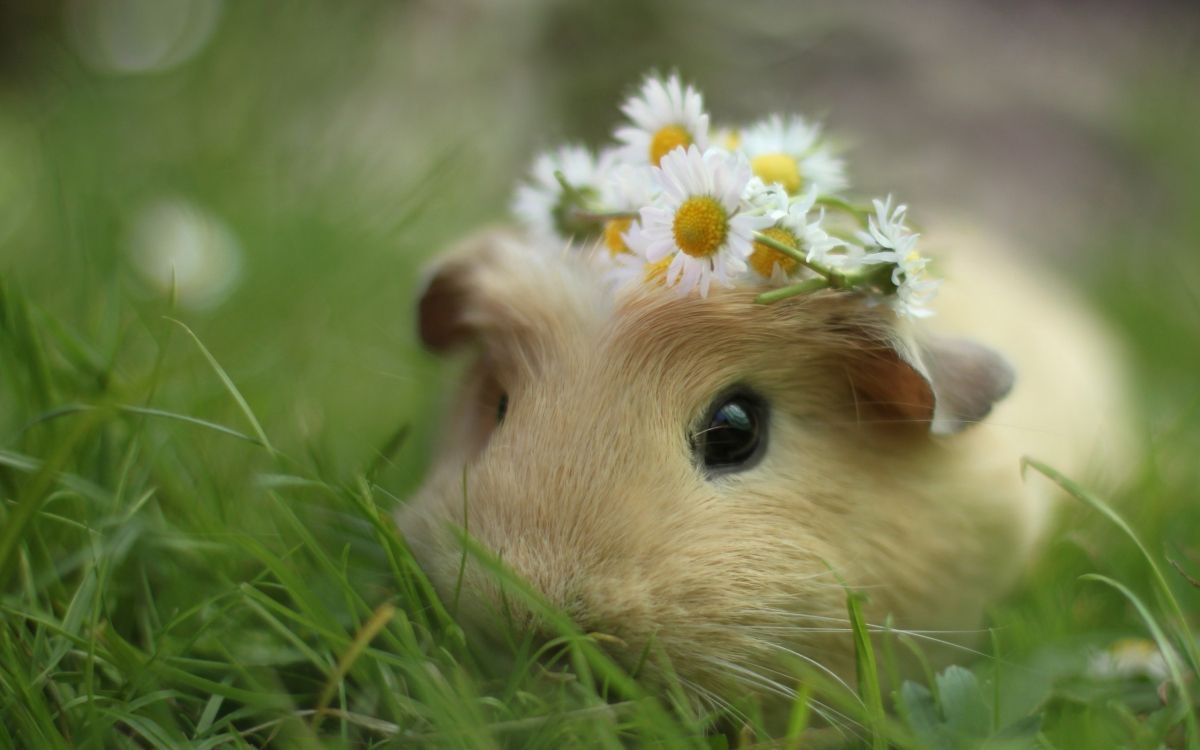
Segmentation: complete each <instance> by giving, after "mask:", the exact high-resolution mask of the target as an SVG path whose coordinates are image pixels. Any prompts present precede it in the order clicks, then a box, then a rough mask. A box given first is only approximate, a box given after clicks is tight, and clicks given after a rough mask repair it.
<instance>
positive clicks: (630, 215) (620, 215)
mask: <svg viewBox="0 0 1200 750" xmlns="http://www.w3.org/2000/svg"><path fill="white" fill-rule="evenodd" d="M637 217H638V212H637V211H584V210H582V209H576V210H575V218H577V219H579V220H580V221H597V222H600V221H612V220H614V219H636V218H637Z"/></svg>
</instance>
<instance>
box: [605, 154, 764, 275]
mask: <svg viewBox="0 0 1200 750" xmlns="http://www.w3.org/2000/svg"><path fill="white" fill-rule="evenodd" d="M655 177H656V178H657V179H658V182H659V184H660V185H661V186H662V189H663V194H662V196H661V198H660V199H659V201H658V202H657V203H656V204H655V205H651V206H647V207H645V208H643V209H642V210H641V215H640V219H641V231H640V232H638V233H636V234H634V235H627V239H628V240H629V241H630V242H631V245H630V247H632V248H633V249H634V250H635V251H638V252H639V253H640V254H642V255H643V256H644V257H645V259H646V260H647V261H648V262H650V263H659V262H662V261H664V260H666V259H668V258H670V259H671V261H670V264H669V265H668V266H667V270H666V283H667V285H668V286H674V285H676V284H677V283H678V291H679V293H680V294H687V293H689V292H690V291H691V290H692V289H695V288H697V287H698V288H699V289H700V295H701V296H708V289H709V286H710V285H711V284H712V280H713V279H714V278H715V279H716V280H717V281H718V282H719V283H720V284H722V285H724V286H731V285H732V280H733V279H734V278H735V277H736V276H737V275H739V274H741V273H743V272H744V271H745V270H746V258H747V257H749V255H750V249H751V247H750V246H751V242H752V241H753V238H754V232H756V231H757V230H759V229H764V228H766V227H769V226H770V225H771V224H772V223H773V220H772V219H771V218H770V217H768V216H763V215H761V214H756V213H753V212H751V211H749V210H748V207H747V206H746V205H745V204H744V203H743V201H742V195H743V194H744V192H745V190H746V184H747V183H748V182H749V181H750V165H748V164H747V163H746V162H745V160H743V159H736V158H735V157H733V156H732V155H731V154H729V153H727V152H725V151H721V150H718V149H712V150H709V151H707V152H701V151H700V149H699V148H697V147H695V146H691V147H689V148H688V149H687V150H686V151H684V150H683V149H678V150H676V151H672V152H671V153H669V154H667V155H666V156H665V157H663V159H662V166H661V167H659V168H656V169H655Z"/></svg>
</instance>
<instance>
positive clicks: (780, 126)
mask: <svg viewBox="0 0 1200 750" xmlns="http://www.w3.org/2000/svg"><path fill="white" fill-rule="evenodd" d="M741 149H742V151H744V152H745V154H746V156H747V157H749V159H750V166H751V167H752V168H753V169H754V174H756V175H758V176H759V177H761V178H762V179H763V180H765V181H767V182H778V183H779V184H781V185H783V187H784V188H785V189H786V190H787V191H788V192H789V193H791V194H792V195H798V194H799V193H800V192H801V190H808V189H810V188H812V187H814V186H815V187H816V189H817V192H818V194H820V195H829V194H830V193H836V192H838V191H840V190H843V189H844V188H845V187H846V186H847V184H848V183H847V181H846V169H845V166H844V165H843V164H842V160H841V159H838V158H837V157H835V156H834V155H833V152H832V151H831V150H830V148H829V146H828V145H827V144H826V143H825V142H823V141H822V140H821V129H820V128H819V127H817V126H816V125H812V124H810V123H808V122H807V121H805V120H804V118H802V117H798V116H792V117H789V118H788V119H787V120H784V119H783V118H782V117H780V116H779V115H771V116H770V117H768V118H767V119H765V120H762V121H761V122H758V123H755V124H754V125H751V126H750V127H748V128H746V129H745V130H743V131H742V134H741Z"/></svg>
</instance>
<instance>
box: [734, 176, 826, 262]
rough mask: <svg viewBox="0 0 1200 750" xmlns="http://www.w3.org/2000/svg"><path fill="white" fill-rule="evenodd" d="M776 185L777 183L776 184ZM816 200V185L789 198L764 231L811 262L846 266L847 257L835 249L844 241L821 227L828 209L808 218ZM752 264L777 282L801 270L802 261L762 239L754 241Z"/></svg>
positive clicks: (771, 214) (772, 216)
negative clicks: (799, 194)
mask: <svg viewBox="0 0 1200 750" xmlns="http://www.w3.org/2000/svg"><path fill="white" fill-rule="evenodd" d="M776 186H778V185H777V183H776ZM816 200H817V192H816V189H815V188H810V189H809V190H808V192H807V193H805V194H804V195H801V196H799V197H797V198H793V199H791V200H790V201H788V200H786V199H785V202H784V206H785V208H784V210H783V211H781V212H773V213H770V214H768V215H769V216H770V217H771V218H772V220H774V222H775V224H774V225H773V226H771V227H770V228H768V229H764V230H763V231H762V233H763V234H764V235H766V236H767V237H769V238H771V239H773V240H775V241H776V242H779V243H781V244H784V245H787V246H788V247H792V248H795V249H796V250H797V251H798V252H802V253H804V255H805V260H807V261H808V262H810V263H813V262H815V263H819V264H821V265H823V266H826V267H834V268H840V267H842V266H843V265H845V262H846V261H847V260H848V256H846V255H845V254H834V253H833V252H832V251H833V250H835V249H836V248H838V247H841V246H845V244H846V243H845V242H843V241H842V240H839V239H837V238H835V237H830V236H829V233H828V232H826V231H825V230H824V229H823V228H822V227H821V222H822V221H824V219H825V212H824V211H821V212H819V213H818V214H817V215H816V218H815V219H814V220H813V221H809V213H810V212H811V211H812V208H813V205H814V204H815V203H816ZM749 263H750V267H751V268H753V269H754V270H755V272H757V273H758V275H759V276H762V277H764V278H768V279H771V280H772V281H775V282H776V283H781V282H784V281H787V279H788V278H789V277H790V276H792V275H793V274H795V273H796V272H797V271H799V270H800V268H801V264H800V262H799V261H798V260H796V259H795V258H792V257H791V256H788V255H786V254H784V253H781V252H780V251H778V250H776V249H775V248H773V247H770V246H769V245H767V244H765V243H762V242H755V243H754V247H753V251H752V252H751V254H750V258H749Z"/></svg>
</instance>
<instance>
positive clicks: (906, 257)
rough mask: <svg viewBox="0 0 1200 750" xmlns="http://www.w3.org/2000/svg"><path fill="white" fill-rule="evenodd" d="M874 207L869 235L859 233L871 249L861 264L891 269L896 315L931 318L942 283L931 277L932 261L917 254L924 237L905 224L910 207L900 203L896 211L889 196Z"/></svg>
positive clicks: (868, 230)
mask: <svg viewBox="0 0 1200 750" xmlns="http://www.w3.org/2000/svg"><path fill="white" fill-rule="evenodd" d="M873 203H874V206H875V214H874V215H872V216H870V217H868V218H867V231H865V232H859V233H858V238H859V240H861V241H862V243H863V244H864V245H866V246H867V247H868V252H866V254H865V256H864V257H863V259H862V262H863V263H865V264H876V263H890V264H891V265H892V284H893V285H894V286H895V287H896V296H895V297H893V298H892V304H893V306H894V307H895V308H896V311H897V312H899V313H900V314H902V315H908V316H910V317H915V318H924V317H928V316H930V315H932V314H933V312H932V311H931V310H929V309H928V305H929V303H931V302H932V301H933V298H934V297H935V296H936V295H937V290H938V287H939V286H941V283H942V282H941V281H940V280H938V279H934V278H932V277H931V276H930V275H929V273H928V271H927V270H926V266H928V265H929V259H928V258H926V257H924V256H923V255H921V253H920V251H919V250H917V239H918V238H919V237H920V236H921V235H919V234H916V233H915V232H913V231H912V230H911V229H909V228H908V226H907V225H906V224H905V223H904V219H905V214H906V213H907V212H908V206H906V205H904V204H903V203H901V204H899V205H897V206H896V207H895V208H893V207H892V196H890V195H889V196H888V197H887V198H886V199H885V200H882V201H881V200H879V199H878V198H876V199H875V200H874V201H873Z"/></svg>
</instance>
